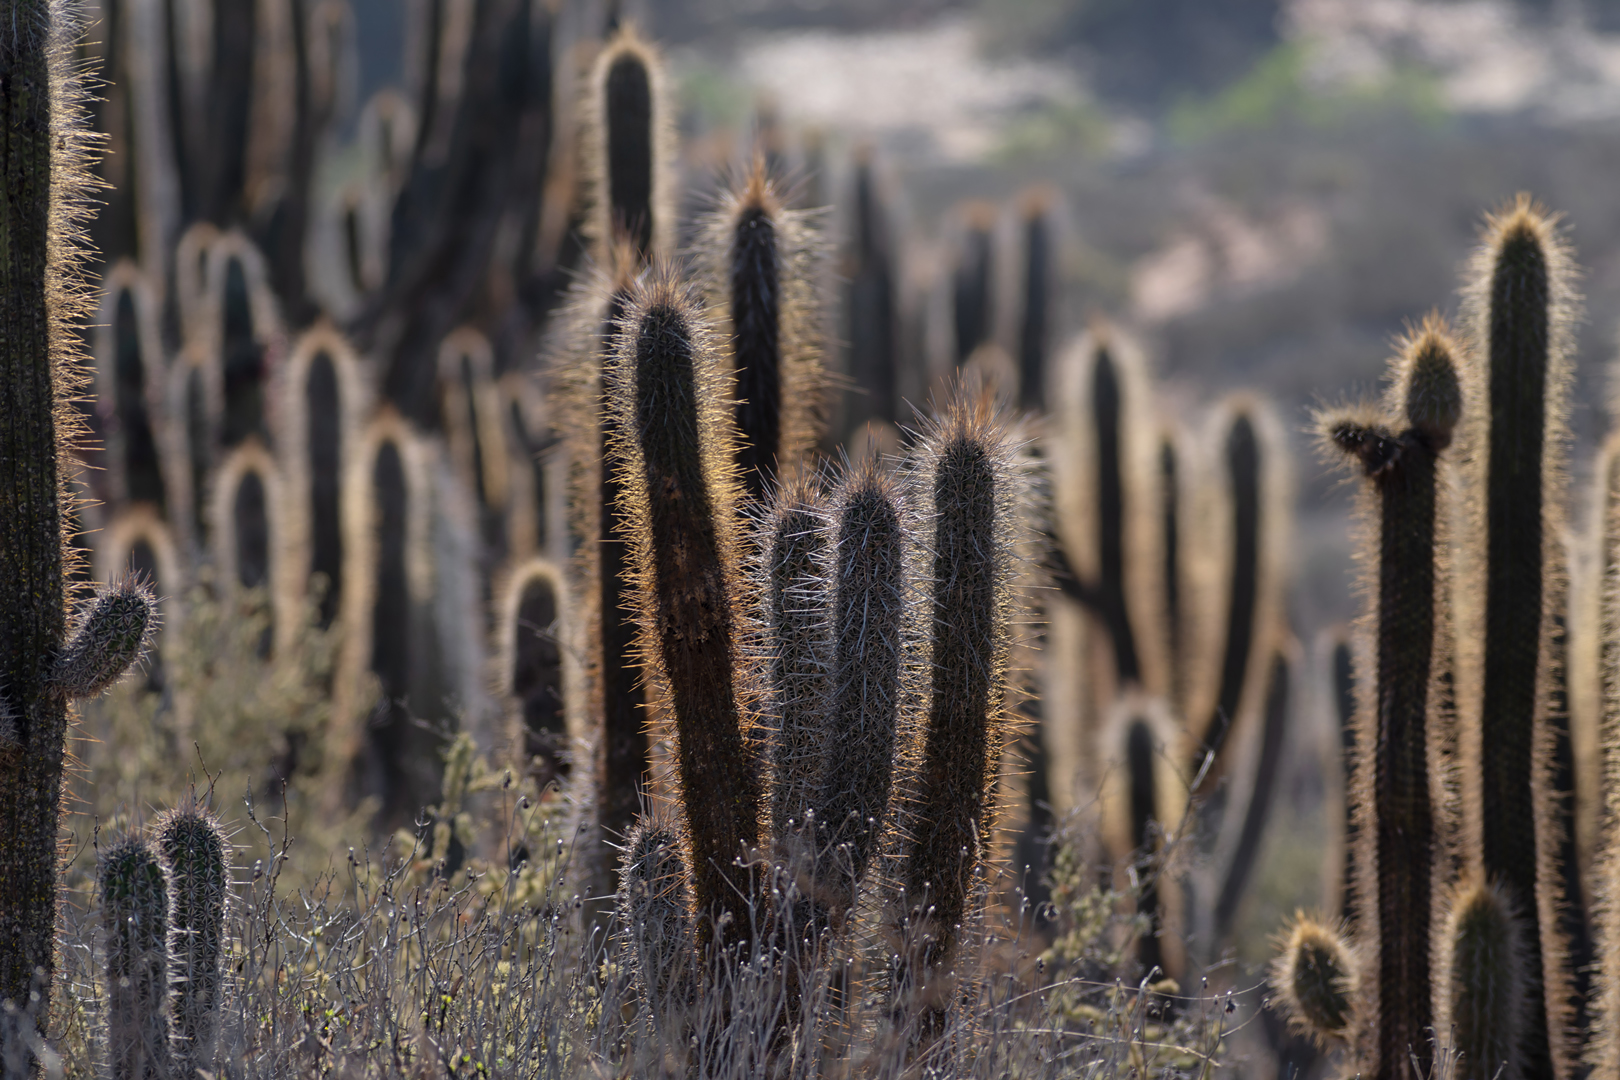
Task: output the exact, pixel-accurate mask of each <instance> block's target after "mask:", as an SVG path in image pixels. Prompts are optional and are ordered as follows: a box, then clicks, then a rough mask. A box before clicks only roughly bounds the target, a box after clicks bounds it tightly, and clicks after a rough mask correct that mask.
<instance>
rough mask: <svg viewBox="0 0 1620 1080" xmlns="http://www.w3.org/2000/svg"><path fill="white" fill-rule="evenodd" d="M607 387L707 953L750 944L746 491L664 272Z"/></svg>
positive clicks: (718, 397) (691, 314)
mask: <svg viewBox="0 0 1620 1080" xmlns="http://www.w3.org/2000/svg"><path fill="white" fill-rule="evenodd" d="M629 300H630V302H629V304H628V306H627V308H626V310H625V313H624V316H623V321H622V323H621V329H620V333H619V335H618V338H617V343H616V344H617V348H616V350H615V355H614V357H613V360H612V367H611V369H610V371H609V372H608V374H607V379H606V381H607V382H608V384H609V387H610V389H611V391H612V408H613V421H614V427H613V442H612V444H611V447H610V449H611V453H612V459H613V461H614V462H615V464H616V465H617V466H618V469H619V475H620V477H621V479H622V483H623V491H622V494H623V497H624V502H623V505H624V508H625V510H626V511H627V514H628V518H629V522H630V525H631V530H630V531H631V541H632V546H633V551H634V576H635V581H636V585H637V586H638V587H637V588H636V589H635V591H634V594H633V595H634V597H635V602H636V603H637V604H638V605H639V607H640V622H641V626H642V635H641V644H642V649H643V654H644V656H645V657H646V661H647V664H648V667H649V668H650V669H651V671H652V673H653V676H654V678H655V679H656V681H657V684H658V687H659V689H660V691H661V692H662V693H663V695H664V696H665V699H666V702H667V708H668V709H669V710H670V713H671V715H672V716H673V718H674V731H675V743H676V746H675V763H676V776H677V780H678V783H679V788H680V794H681V802H682V805H683V807H684V809H685V819H686V820H685V824H686V845H687V847H686V852H685V859H686V863H687V865H688V866H689V867H690V868H691V875H692V891H693V896H694V900H695V902H696V906H697V918H698V922H697V927H696V930H697V935H698V939H699V941H700V942H704V943H708V942H718V943H723V944H731V943H738V944H742V943H746V942H748V941H750V940H751V939H752V937H753V935H754V933H755V932H756V927H755V926H754V918H755V916H756V914H757V911H756V903H755V901H756V898H757V886H756V884H755V883H754V882H753V881H752V880H751V879H752V877H753V875H752V873H751V871H750V869H749V868H748V866H747V865H746V860H748V859H750V858H751V857H752V856H753V854H754V853H755V852H757V851H758V850H759V846H760V823H761V811H762V809H763V803H764V798H763V793H762V792H761V790H760V784H759V775H758V772H757V770H756V763H755V760H754V751H753V748H752V746H751V745H750V739H751V735H752V730H751V729H752V727H753V721H754V718H753V716H752V715H751V713H750V710H751V705H750V704H749V702H750V701H751V699H752V697H753V691H754V689H755V688H754V686H752V685H751V681H752V680H751V671H750V668H749V666H748V665H747V664H746V663H745V662H744V659H745V654H744V647H743V632H744V630H745V626H744V621H745V616H744V614H743V608H742V605H741V603H740V600H741V597H740V594H739V585H740V582H739V581H738V577H737V574H738V566H739V563H738V558H739V553H738V542H739V535H738V533H739V527H738V522H737V520H736V503H737V499H738V495H739V492H738V485H737V482H736V477H735V473H734V471H733V467H732V465H731V461H732V455H733V453H734V451H735V447H734V445H733V444H734V436H733V434H732V432H733V429H732V428H731V425H730V423H729V422H728V420H727V418H726V416H725V414H724V412H723V411H722V410H723V407H722V405H721V402H722V401H723V400H724V395H723V393H722V391H721V384H720V383H719V380H720V379H722V378H723V374H722V372H721V369H720V367H719V361H718V359H717V358H716V356H715V353H714V348H713V345H712V344H711V343H710V339H709V334H710V332H709V329H708V327H707V325H706V324H705V322H704V321H703V318H702V313H701V311H700V309H699V307H698V305H697V303H696V302H695V300H694V299H693V297H692V296H691V294H690V290H689V289H688V288H687V287H686V286H685V285H684V284H682V283H681V282H680V281H679V279H678V278H676V277H675V276H674V274H673V272H672V271H671V270H669V269H667V268H662V267H660V268H655V269H654V271H653V273H652V276H651V277H650V278H649V279H648V280H647V281H645V282H644V283H640V284H638V286H637V287H636V288H635V290H634V291H633V292H632V293H631V295H630V298H629Z"/></svg>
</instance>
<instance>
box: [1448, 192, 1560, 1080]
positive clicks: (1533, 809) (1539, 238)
mask: <svg viewBox="0 0 1620 1080" xmlns="http://www.w3.org/2000/svg"><path fill="white" fill-rule="evenodd" d="M1573 272H1574V271H1573V266H1572V263H1571V259H1570V254H1569V251H1568V248H1567V247H1566V245H1565V244H1564V242H1563V240H1562V238H1561V237H1560V236H1559V234H1558V232H1557V230H1556V221H1555V219H1554V218H1552V217H1551V216H1550V215H1549V214H1548V213H1547V212H1546V211H1545V210H1543V209H1542V208H1541V207H1539V206H1537V205H1535V204H1534V203H1532V202H1531V201H1530V199H1529V197H1528V196H1520V197H1519V198H1518V199H1517V200H1516V201H1515V202H1514V204H1513V205H1511V206H1509V207H1507V208H1505V209H1504V210H1502V211H1501V212H1500V213H1498V214H1495V215H1493V216H1491V217H1490V218H1488V219H1487V222H1486V226H1485V230H1484V235H1483V236H1482V239H1481V243H1480V246H1479V248H1478V249H1477V251H1476V254H1475V259H1474V263H1473V266H1472V269H1471V272H1470V278H1469V284H1468V288H1467V291H1466V294H1465V299H1466V304H1467V313H1468V318H1469V323H1470V329H1471V331H1472V336H1473V338H1474V340H1475V341H1476V342H1477V343H1478V344H1477V348H1478V350H1479V352H1478V355H1477V357H1476V363H1477V364H1478V366H1479V369H1480V370H1479V376H1478V383H1479V386H1480V392H1481V407H1480V410H1479V415H1478V416H1477V417H1475V418H1474V421H1473V424H1474V425H1475V426H1474V427H1473V428H1472V429H1471V430H1470V435H1471V437H1472V439H1473V440H1474V441H1475V445H1474V446H1472V447H1471V450H1472V455H1471V456H1472V457H1473V458H1474V460H1475V462H1476V470H1475V473H1474V475H1473V477H1472V478H1471V479H1472V483H1473V485H1474V487H1475V489H1476V490H1477V492H1478V497H1477V499H1475V500H1473V501H1474V502H1475V503H1477V507H1476V508H1475V509H1474V511H1473V517H1472V519H1471V520H1470V521H1469V522H1468V523H1467V525H1466V528H1467V532H1466V534H1464V535H1466V536H1467V538H1468V539H1469V543H1468V545H1467V546H1466V547H1465V548H1464V549H1463V551H1462V553H1461V557H1462V559H1463V560H1465V563H1464V567H1463V568H1464V569H1466V571H1467V572H1468V574H1469V576H1468V578H1467V579H1465V580H1464V581H1463V582H1462V583H1460V586H1459V588H1458V590H1457V597H1458V603H1457V616H1458V620H1457V642H1458V679H1457V705H1458V713H1459V722H1460V748H1461V754H1462V762H1461V768H1460V770H1459V772H1460V774H1461V777H1462V782H1463V789H1462V790H1463V824H1464V828H1465V836H1464V842H1465V847H1466V848H1467V849H1468V850H1471V851H1477V852H1479V853H1480V854H1481V857H1482V870H1483V872H1484V874H1485V875H1486V876H1487V878H1489V879H1491V880H1493V881H1495V882H1496V883H1497V884H1498V885H1499V886H1501V887H1502V888H1504V889H1506V890H1507V892H1508V895H1509V898H1510V900H1511V901H1512V902H1513V903H1514V904H1515V905H1517V907H1518V909H1519V910H1520V911H1521V912H1523V913H1524V916H1525V917H1526V918H1527V919H1528V920H1530V924H1531V929H1530V932H1528V933H1527V934H1526V948H1527V955H1528V963H1529V965H1530V967H1531V970H1532V971H1533V972H1537V973H1539V975H1540V978H1539V979H1536V980H1533V981H1532V990H1531V997H1530V1004H1529V1007H1528V1020H1529V1022H1528V1026H1527V1029H1526V1033H1525V1058H1524V1067H1525V1069H1526V1071H1527V1075H1529V1076H1532V1077H1543V1076H1561V1077H1562V1076H1568V1075H1569V1073H1570V1069H1571V1068H1572V1067H1573V1064H1574V1062H1573V1051H1572V1048H1571V1047H1570V1045H1569V1040H1568V1038H1567V1036H1566V1026H1567V1025H1568V1023H1569V1021H1570V1019H1571V1010H1572V1004H1573V1002H1572V982H1571V972H1570V970H1569V963H1568V944H1567V941H1566V939H1565V934H1564V930H1563V928H1562V927H1561V926H1560V925H1559V917H1558V911H1559V909H1560V907H1561V906H1562V905H1563V904H1564V903H1565V902H1566V901H1567V898H1566V897H1565V896H1564V895H1563V893H1564V888H1563V882H1562V875H1561V872H1560V868H1559V866H1558V864H1557V858H1558V853H1559V850H1560V848H1561V847H1562V846H1563V842H1564V838H1563V836H1562V825H1563V822H1562V821H1561V815H1560V813H1559V810H1558V807H1557V797H1556V794H1555V792H1554V790H1553V784H1554V775H1553V769H1554V762H1553V755H1554V753H1555V750H1556V747H1557V743H1558V740H1559V737H1560V735H1561V734H1562V735H1564V736H1566V737H1567V728H1564V726H1563V725H1564V723H1565V721H1564V720H1563V718H1562V717H1557V718H1555V717H1554V715H1553V711H1554V710H1553V700H1552V699H1553V696H1554V684H1553V677H1554V671H1553V668H1554V666H1555V663H1557V662H1558V661H1559V660H1560V659H1561V658H1559V657H1557V656H1556V655H1555V645H1556V643H1555V641H1554V636H1555V629H1556V622H1557V621H1558V620H1559V619H1560V618H1561V617H1562V614H1563V609H1564V602H1565V593H1566V578H1565V570H1564V559H1563V552H1562V542H1563V541H1562V533H1563V528H1564V506H1563V502H1564V487H1565V482H1566V478H1565V463H1564V456H1565V451H1564V442H1565V439H1566V433H1567V428H1566V419H1565V418H1566V414H1567V409H1568V394H1569V372H1570V363H1571V362H1570V350H1571V347H1572V333H1571V326H1572V322H1573V319H1574V317H1575V315H1576V313H1577V307H1578V304H1579V300H1578V298H1577V296H1576V293H1575V290H1574V285H1573V280H1572V277H1573Z"/></svg>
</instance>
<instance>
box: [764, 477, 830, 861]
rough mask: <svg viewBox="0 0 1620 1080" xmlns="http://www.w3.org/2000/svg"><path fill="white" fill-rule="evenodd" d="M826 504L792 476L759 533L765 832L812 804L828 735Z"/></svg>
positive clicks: (781, 827)
mask: <svg viewBox="0 0 1620 1080" xmlns="http://www.w3.org/2000/svg"><path fill="white" fill-rule="evenodd" d="M825 517H826V511H825V510H824V509H823V508H822V506H821V497H820V493H819V492H818V491H817V490H816V485H815V482H814V481H813V480H811V479H808V478H805V477H802V476H796V477H794V478H793V479H790V480H789V481H788V483H787V484H786V486H784V487H783V488H782V489H781V490H780V491H779V492H778V493H777V496H776V498H775V500H774V501H773V502H772V504H771V512H770V516H769V517H767V518H766V520H765V522H764V526H763V529H762V537H761V540H760V545H759V547H760V556H761V560H762V563H763V569H764V593H765V636H766V641H767V642H768V645H767V646H766V648H767V651H768V667H767V671H766V680H767V691H768V696H767V702H768V708H769V710H770V725H771V727H772V729H773V732H774V735H775V738H774V740H773V747H772V752H771V835H772V836H774V837H776V838H777V839H778V841H781V840H783V839H784V838H789V837H792V836H793V835H794V834H795V833H796V832H797V830H798V829H800V828H802V827H803V826H804V824H805V821H806V814H805V811H806V810H807V809H809V808H810V807H811V806H812V805H813V798H814V796H815V792H816V785H817V783H818V782H819V780H820V776H819V770H820V767H821V763H822V756H823V754H825V753H826V750H827V746H828V742H827V731H828V725H827V713H826V708H827V698H826V690H825V681H826V676H827V665H828V662H829V655H828V653H829V642H828V618H829V612H828V607H829V604H828V596H827V580H826V576H825V570H826V568H825V561H826V549H827V547H828V536H827V532H826V528H825V525H826V522H825Z"/></svg>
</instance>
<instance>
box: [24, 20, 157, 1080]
mask: <svg viewBox="0 0 1620 1080" xmlns="http://www.w3.org/2000/svg"><path fill="white" fill-rule="evenodd" d="M77 29H78V26H77V23H76V21H75V20H74V19H73V17H72V9H70V8H67V7H65V6H64V5H62V4H59V3H52V2H48V0H18V2H17V3H14V4H12V5H11V6H10V7H9V8H8V10H7V14H6V18H5V19H4V20H3V25H0V125H3V128H0V130H3V133H4V134H3V140H4V141H3V142H0V169H3V171H4V175H5V177H6V180H5V187H6V198H5V199H4V200H3V202H0V697H3V698H4V699H5V701H6V703H7V704H6V709H5V711H6V712H7V713H8V714H9V715H10V716H11V717H13V719H12V721H11V723H10V725H9V726H10V727H11V728H12V729H14V731H15V737H14V738H13V739H12V740H9V741H8V742H7V744H6V745H5V746H4V747H0V761H3V765H0V836H4V837H5V838H6V840H5V843H4V844H0V1001H10V1002H12V1003H14V1004H15V1005H16V1006H18V1007H19V1008H20V1009H21V1010H22V1011H23V1012H24V1013H25V1014H28V1015H30V1016H31V1018H32V1020H33V1022H34V1023H35V1024H36V1025H40V1026H43V1024H44V1023H45V1018H46V1015H47V1013H48V1010H49V1006H50V994H51V979H52V972H53V971H54V968H55V959H54V956H53V950H54V946H55V925H56V905H57V876H56V875H57V870H58V867H59V863H60V854H59V849H58V846H57V844H58V836H59V832H58V827H59V814H60V808H61V790H62V758H63V749H64V738H65V735H66V731H67V722H68V700H69V698H70V697H72V696H73V695H74V694H76V693H79V692H87V693H93V692H94V691H95V690H96V689H97V688H99V687H100V686H102V685H105V683H106V682H107V681H109V680H110V679H111V678H115V677H116V676H117V673H118V672H117V671H116V670H114V666H115V665H116V664H117V663H119V662H120V661H121V662H122V664H124V665H126V666H127V664H128V663H129V662H130V661H131V660H132V659H133V656H134V653H135V650H134V649H126V645H128V644H131V643H133V644H135V645H136V647H137V648H138V643H139V642H140V641H141V640H143V638H144V634H143V633H138V634H135V635H133V637H130V636H127V635H125V634H123V633H119V632H110V631H115V630H116V629H117V628H118V627H121V626H122V625H123V623H122V620H118V623H117V624H116V625H114V626H109V625H105V624H104V623H103V622H102V620H100V619H86V620H85V621H84V622H83V625H82V627H81V632H80V634H79V635H76V643H75V644H74V645H73V646H72V647H71V648H70V649H68V654H70V655H72V656H74V657H77V658H78V659H76V660H74V661H70V662H69V663H67V664H66V665H63V664H62V662H61V659H60V657H61V655H62V650H63V645H64V639H65V638H66V631H67V625H66V623H67V619H66V616H67V603H66V597H65V595H64V581H63V573H64V563H65V562H66V561H67V554H66V552H65V550H64V546H63V540H64V535H63V534H64V519H65V518H66V517H67V515H66V514H65V513H64V506H65V504H66V500H67V494H66V490H67V489H66V484H67V480H68V474H69V472H70V471H71V470H70V468H69V465H68V461H67V460H66V459H67V457H68V451H69V448H70V447H71V444H72V439H73V437H74V436H75V435H76V434H77V431H78V429H77V428H76V426H75V425H76V423H77V421H76V418H75V410H74V409H73V407H72V406H71V405H70V404H69V401H70V399H71V398H72V397H73V396H74V395H75V394H76V393H77V392H78V389H79V385H80V378H79V376H78V375H77V373H76V368H77V364H78V361H79V359H80V358H79V356H78V353H77V351H76V349H77V345H76V341H77V337H76V334H75V331H74V329H73V328H74V326H75V324H76V323H77V321H78V320H79V319H80V318H81V317H83V316H84V315H85V314H86V310H85V304H84V297H83V293H82V291H81V283H80V279H79V278H78V276H77V267H78V263H79V260H80V258H81V257H82V254H81V253H82V249H81V247H80V246H79V240H80V235H81V234H80V228H81V224H82V222H83V220H84V218H85V216H86V214H87V212H88V210H87V206H88V204H87V202H86V173H85V168H84V162H85V154H86V150H85V146H86V143H85V138H86V136H85V133H84V131H83V129H82V127H81V123H80V117H81V115H82V108H81V105H80V97H79V89H78V87H77V85H76V84H75V83H74V81H73V78H74V77H73V67H72V48H73V38H74V36H75V34H76V32H77ZM104 603H106V601H104ZM112 608H113V611H114V612H115V613H116V612H117V611H118V610H119V609H121V608H122V601H121V600H116V601H112ZM92 610H95V609H94V608H92ZM120 670H121V669H120ZM33 994H37V995H38V997H37V999H36V998H34V997H32V995H33ZM5 1049H6V1048H0V1057H5V1056H7V1055H6V1054H5V1052H4V1051H5Z"/></svg>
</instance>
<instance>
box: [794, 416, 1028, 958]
mask: <svg viewBox="0 0 1620 1080" xmlns="http://www.w3.org/2000/svg"><path fill="white" fill-rule="evenodd" d="M975 434H976V435H983V434H984V433H982V432H975ZM998 449H1001V448H999V447H998ZM998 464H999V463H998ZM831 509H832V514H831V522H830V532H831V536H830V538H829V539H830V540H831V545H830V546H831V550H830V552H829V554H830V555H831V556H832V558H831V563H832V572H831V574H830V575H829V576H830V578H831V581H832V639H833V640H832V655H831V661H832V663H831V668H830V670H829V672H828V684H827V691H826V720H825V729H824V742H823V745H822V748H821V755H820V764H821V777H820V780H819V781H818V784H817V791H816V800H815V811H816V815H817V817H818V822H817V833H816V842H817V850H818V852H819V855H818V859H817V867H816V873H817V879H818V881H817V886H818V887H817V896H818V900H819V903H820V905H821V906H822V908H823V911H824V913H825V916H826V919H827V922H828V924H829V926H830V927H831V928H832V929H833V930H835V931H837V930H839V929H841V928H842V927H843V926H844V924H845V923H846V922H847V920H848V918H849V915H850V912H851V911H852V910H853V909H854V907H855V904H856V901H857V899H858V895H859V889H860V887H861V883H862V880H863V879H864V877H865V875H866V872H867V869H868V867H869V866H870V865H871V862H872V860H873V858H874V857H875V856H876V854H877V853H878V851H879V850H880V847H881V845H882V844H883V842H884V840H885V837H886V835H887V830H888V822H889V817H890V813H889V806H890V800H891V796H892V794H893V787H894V776H895V771H896V764H897V757H898V756H899V754H900V751H901V750H902V747H901V738H900V734H899V732H900V727H901V720H902V717H901V710H902V704H903V697H904V695H905V693H906V691H907V689H908V676H910V677H911V678H914V677H915V676H914V674H913V673H911V672H910V671H909V670H908V668H909V666H910V665H908V663H907V656H908V655H909V654H911V653H912V652H913V650H914V649H915V644H916V640H917V628H916V627H915V626H913V625H912V620H913V617H914V616H913V615H912V614H911V613H912V612H914V611H915V610H916V600H915V599H914V598H913V597H912V596H911V595H910V590H911V588H912V585H911V583H910V578H911V577H912V575H913V573H914V571H912V570H911V568H910V567H909V566H908V561H909V560H911V559H912V558H913V555H912V552H913V551H914V550H915V525H914V524H913V523H912V521H911V520H910V515H909V513H908V510H907V507H906V505H905V502H904V500H903V499H902V498H901V494H900V491H899V489H898V488H897V486H896V483H895V481H894V480H893V479H891V478H890V477H889V476H888V475H887V474H885V473H884V472H883V471H882V470H881V468H880V467H879V465H878V463H877V462H876V461H875V460H873V459H867V460H866V461H865V462H863V463H862V464H860V465H857V466H855V467H854V468H852V469H850V470H849V471H847V472H846V474H845V475H844V476H843V478H842V480H841V482H840V483H839V485H838V488H837V490H836V491H835V492H834V493H833V496H832V508H831ZM998 509H999V508H998ZM993 595H994V594H993V593H992V597H993ZM993 634H994V630H993V629H992V630H990V631H989V633H988V635H986V636H993ZM994 648H995V646H994V644H992V645H991V649H990V652H988V653H986V654H985V658H988V659H990V660H992V661H993V660H994V659H995V658H996V655H997V654H996V653H995V652H994ZM992 708H993V706H992ZM968 737H969V738H971V734H969V735H968Z"/></svg>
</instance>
